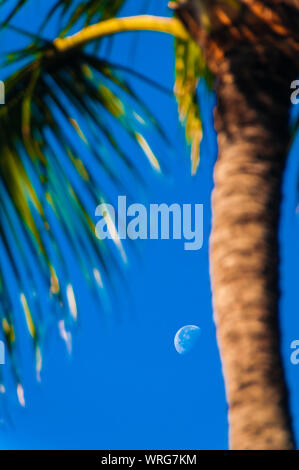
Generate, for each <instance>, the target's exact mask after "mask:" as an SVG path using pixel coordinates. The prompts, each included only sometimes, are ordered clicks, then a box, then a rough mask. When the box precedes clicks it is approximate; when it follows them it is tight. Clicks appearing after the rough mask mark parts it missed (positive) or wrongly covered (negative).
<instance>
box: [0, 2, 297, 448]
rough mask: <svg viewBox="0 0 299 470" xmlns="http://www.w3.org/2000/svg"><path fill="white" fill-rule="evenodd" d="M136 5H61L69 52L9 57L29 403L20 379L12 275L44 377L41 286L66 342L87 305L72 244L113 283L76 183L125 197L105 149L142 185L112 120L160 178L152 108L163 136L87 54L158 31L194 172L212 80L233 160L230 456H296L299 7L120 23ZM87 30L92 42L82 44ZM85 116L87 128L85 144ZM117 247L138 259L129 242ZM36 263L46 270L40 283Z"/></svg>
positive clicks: (8, 123) (6, 190) (14, 212)
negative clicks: (285, 345) (290, 217)
mask: <svg viewBox="0 0 299 470" xmlns="http://www.w3.org/2000/svg"><path fill="white" fill-rule="evenodd" d="M28 1H30V0H28ZM6 3H7V2H6V1H5V0H4V1H3V2H2V4H4V5H5V4H6ZM26 3H27V2H26V0H18V1H16V2H15V7H14V8H13V9H12V10H11V11H10V12H9V14H8V15H7V17H6V19H5V21H4V22H3V25H2V26H3V28H4V27H12V25H11V21H12V20H13V18H14V16H15V15H16V14H17V13H18V11H19V10H20V9H21V8H22V7H23V6H24V4H26ZM122 3H123V0H109V1H108V0H107V1H106V0H89V1H85V2H71V1H69V0H57V1H56V2H54V6H53V8H52V9H51V10H50V11H49V14H48V16H47V18H45V20H44V22H43V24H42V27H44V26H45V25H46V23H47V22H48V21H49V20H50V18H51V17H52V15H54V14H56V13H57V12H58V11H60V12H61V13H62V19H63V22H62V23H63V25H62V28H61V31H60V32H59V35H58V37H57V39H55V40H54V41H51V42H49V41H46V40H44V39H42V27H41V30H40V32H39V33H38V34H36V35H32V44H31V45H30V46H29V47H27V48H25V49H23V50H20V51H16V52H14V53H13V54H11V55H9V56H8V57H7V64H8V65H11V64H12V65H13V67H14V70H13V72H12V73H11V75H10V76H9V78H8V79H7V80H6V106H5V107H2V108H1V109H0V121H1V122H0V132H1V140H0V142H1V144H0V145H1V160H0V165H1V167H0V174H1V178H0V197H1V206H2V208H3V216H2V217H1V229H0V230H1V236H0V249H1V257H2V256H3V257H4V261H3V262H2V263H1V264H0V279H1V284H0V295H1V306H2V313H1V315H2V328H3V332H4V335H5V338H6V341H7V345H8V348H9V351H10V352H11V360H12V365H13V371H14V373H15V377H16V381H17V383H18V394H19V398H20V401H21V402H23V400H24V399H23V390H22V386H21V378H20V372H19V369H18V365H17V354H16V343H17V338H16V333H15V322H16V321H15V316H14V309H15V300H14V299H13V298H12V295H11V294H10V293H9V289H8V278H9V277H8V275H7V270H9V272H10V276H11V275H13V276H14V279H15V281H16V282H17V284H18V286H19V289H20V292H21V295H20V301H21V304H22V307H23V310H24V313H25V317H26V321H27V326H28V331H29V333H30V335H31V336H32V339H33V344H34V347H35V352H36V367H37V372H38V373H39V371H40V369H41V351H40V341H41V334H42V333H41V330H42V329H41V324H42V319H41V318H40V317H39V314H38V312H39V311H41V312H44V307H43V305H41V302H40V299H39V296H36V295H34V292H36V291H38V289H39V288H40V283H39V280H38V279H37V276H38V277H39V278H40V279H41V280H42V281H41V282H42V284H43V286H46V287H47V288H48V290H50V299H51V302H52V301H53V302H55V303H58V304H60V305H62V306H65V308H62V309H61V312H62V313H61V321H62V322H63V323H62V328H63V333H64V336H65V337H67V334H66V331H65V327H66V325H67V324H71V323H72V322H73V321H75V320H76V317H77V305H76V292H75V289H74V288H73V285H72V276H71V272H70V271H69V270H68V269H67V267H66V266H65V265H64V263H63V253H61V248H60V246H59V242H58V230H60V231H62V233H64V234H66V235H67V236H68V238H69V239H70V244H71V247H72V250H73V252H74V253H76V256H77V258H78V260H79V263H80V266H81V268H82V270H83V272H84V274H85V275H86V278H87V279H88V281H89V282H90V284H91V286H93V285H94V283H96V284H98V285H99V286H100V287H102V277H103V273H105V272H106V273H109V270H108V267H109V266H110V264H111V260H112V255H111V254H110V252H109V250H107V248H105V246H101V249H100V250H98V248H97V246H96V245H95V241H94V236H93V230H94V226H93V223H92V218H91V215H90V213H89V211H88V203H87V199H86V197H85V196H84V194H83V192H82V187H81V186H80V185H79V184H78V179H81V180H82V181H83V182H85V190H86V192H87V194H88V197H89V198H90V200H91V201H98V197H101V199H102V200H105V199H107V198H109V194H105V190H104V186H105V178H109V179H110V180H111V181H113V183H114V184H115V185H116V186H118V187H120V186H121V181H119V179H118V178H117V175H116V174H115V172H114V171H113V165H112V164H111V162H107V160H106V159H105V158H104V156H103V154H102V153H100V152H99V151H98V150H97V148H98V146H97V145H95V143H97V142H99V141H100V142H101V144H102V142H104V143H105V145H106V146H108V148H113V149H114V151H115V155H118V158H120V159H122V161H123V162H124V165H125V167H126V168H127V169H128V171H134V170H132V168H134V162H132V161H131V160H130V158H129V157H128V155H126V153H125V152H124V151H123V150H122V148H121V146H120V145H119V142H118V140H117V136H115V135H114V133H113V130H112V128H111V127H109V125H108V124H107V120H106V116H110V118H111V117H113V118H114V119H115V120H116V121H117V122H118V123H119V125H120V126H122V127H123V129H125V131H126V132H127V133H128V134H129V136H130V137H131V138H133V139H134V140H135V142H136V144H137V145H139V146H141V147H142V149H143V151H144V153H145V154H146V156H147V158H148V160H149V161H150V163H151V165H152V166H153V167H154V169H155V170H157V171H159V170H160V164H159V162H158V159H157V157H156V156H155V155H154V153H153V151H152V150H151V148H150V147H149V144H148V142H147V140H146V137H145V135H144V129H142V130H140V129H139V125H140V119H136V111H134V109H135V108H134V107H137V108H138V109H142V112H143V114H144V117H145V119H146V121H147V122H148V123H149V125H150V126H151V127H152V128H154V129H156V131H157V132H159V131H160V130H159V126H158V124H157V123H156V121H155V120H154V118H153V117H152V116H151V115H150V114H149V112H148V111H147V110H146V109H145V108H144V106H143V104H142V103H141V102H140V100H139V99H138V98H137V97H136V96H135V94H134V92H133V91H132V90H130V88H129V87H128V86H127V84H126V83H125V82H124V81H123V80H121V79H120V78H119V76H118V74H117V70H116V68H115V67H113V64H110V63H109V62H107V61H103V60H100V59H99V58H98V56H97V53H96V51H97V49H96V47H95V48H94V49H93V51H92V52H90V50H89V51H88V52H87V50H86V48H85V46H90V45H93V44H95V45H97V44H98V42H99V41H100V40H101V38H103V37H107V36H109V35H111V34H115V33H120V32H123V31H128V30H131V31H134V30H135V31H137V30H152V31H158V32H163V33H167V34H172V35H174V36H175V38H176V39H175V52H176V84H175V93H176V96H177V100H178V105H179V112H180V118H181V120H182V122H184V124H185V126H186V136H187V139H188V141H190V142H192V171H193V172H195V171H196V168H197V166H198V162H199V142H200V139H201V133H202V129H201V119H200V116H201V114H200V109H199V107H198V105H197V102H196V87H197V84H198V81H199V79H200V78H204V79H205V80H206V82H207V83H208V84H209V86H210V87H212V86H213V87H214V88H215V90H216V94H217V109H216V112H215V126H216V130H217V132H218V144H219V156H218V161H217V163H216V167H215V189H214V193H213V230H212V236H211V250H210V252H211V278H212V288H213V299H214V311H215V321H216V325H217V335H218V340H219V347H220V352H221V358H222V362H223V369H224V376H225V383H226V391H227V399H228V403H229V422H230V445H231V448H232V449H240V448H243V449H259V448H261V449H291V448H293V446H294V442H293V435H292V430H291V424H290V416H289V411H288V403H287V390H286V385H285V380H284V374H283V368H282V363H281V358H280V352H279V328H278V298H279V287H278V263H279V253H278V242H277V229H278V221H279V206H280V193H281V180H282V173H283V169H284V163H285V159H286V155H287V151H288V146H289V144H290V139H291V135H290V130H289V126H288V112H289V103H290V84H291V82H292V81H293V80H294V79H295V78H297V75H298V71H299V63H298V59H297V57H296V52H297V50H298V48H299V33H298V31H299V29H298V26H299V2H298V1H297V0H190V1H188V0H181V1H177V2H171V3H170V6H171V7H172V8H173V9H174V10H175V16H174V17H173V18H157V17H153V16H146V15H141V16H134V17H131V18H118V17H115V15H116V13H117V12H118V11H119V8H120V7H121V6H122ZM82 22H83V24H84V27H83V29H81V30H79V32H77V33H76V34H73V35H69V32H70V30H71V29H74V28H76V30H77V31H78V29H79V28H80V26H79V25H80V24H81V25H82ZM211 72H212V74H213V76H214V79H212V78H211ZM99 107H100V110H101V112H98V111H99ZM73 113H75V114H76V115H81V116H84V119H85V121H86V123H87V124H86V123H85V126H84V129H83V128H82V126H81V125H80V124H79V123H78V119H77V118H76V117H74V116H73ZM61 122H63V124H64V125H63V126H61V125H60V123H61ZM67 126H68V127H67ZM71 128H72V129H73V132H76V133H77V135H78V138H80V139H81V140H82V142H83V143H85V145H86V146H87V147H88V150H89V152H90V154H91V155H92V158H93V159H94V160H95V162H97V165H98V166H99V167H101V168H102V169H104V174H105V178H104V180H102V182H101V183H102V186H103V187H101V186H100V185H99V184H98V183H97V182H96V181H95V180H94V179H93V178H92V175H91V172H90V169H89V168H88V162H83V161H82V160H81V159H80V158H79V157H78V151H77V148H76V145H75V144H74V142H73V138H71V137H70V133H71ZM66 211H71V213H72V227H68V226H66V225H65V224H64V220H65V219H64V215H65V213H66ZM57 223H58V224H57ZM57 225H58V226H59V228H58V227H57ZM78 226H80V227H81V230H80V233H79V235H78V237H74V232H73V231H72V228H73V227H78ZM116 244H117V246H118V248H119V250H120V252H121V254H122V255H123V258H125V254H124V251H123V247H122V245H121V242H120V240H117V241H116ZM32 259H35V260H38V263H39V269H38V271H36V269H33V267H32ZM99 266H100V267H101V268H102V272H101V270H100V269H99V268H98V267H99ZM1 387H2V390H4V386H1Z"/></svg>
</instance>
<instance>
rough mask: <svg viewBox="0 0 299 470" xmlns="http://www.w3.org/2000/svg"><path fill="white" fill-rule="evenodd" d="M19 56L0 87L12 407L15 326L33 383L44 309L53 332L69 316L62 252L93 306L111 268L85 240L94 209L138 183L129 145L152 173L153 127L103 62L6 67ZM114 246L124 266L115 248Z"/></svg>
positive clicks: (77, 58)
mask: <svg viewBox="0 0 299 470" xmlns="http://www.w3.org/2000/svg"><path fill="white" fill-rule="evenodd" d="M24 55H25V56H26V58H27V60H28V62H29V63H28V64H27V65H26V66H25V67H23V68H21V69H20V70H18V71H16V72H15V73H14V74H13V75H12V76H11V77H9V78H8V79H7V80H6V83H5V85H6V105H5V106H3V107H1V108H0V204H1V208H2V216H1V227H0V252H1V255H0V258H1V259H0V329H2V336H3V337H4V339H5V341H6V344H7V348H8V351H9V352H10V360H11V364H12V368H13V372H14V375H15V379H16V381H17V383H18V384H19V386H18V387H19V388H18V391H19V398H20V400H21V402H23V395H22V385H21V383H22V380H21V373H20V366H19V364H18V353H17V351H18V334H17V331H16V328H15V325H16V324H17V318H18V315H23V317H24V318H25V323H26V325H27V330H28V334H29V336H30V337H31V339H32V343H33V345H34V349H35V357H36V371H37V375H38V376H39V374H40V370H41V366H42V339H43V335H44V331H45V325H46V324H47V322H48V318H47V317H48V315H49V313H48V312H49V305H50V306H51V305H52V307H51V309H52V311H53V312H55V315H56V320H57V321H58V322H59V324H60V325H61V323H60V322H61V321H63V322H64V325H66V326H70V325H71V324H73V323H74V322H75V321H76V320H77V316H78V305H77V301H78V299H77V288H76V285H75V281H74V275H73V267H72V266H71V265H70V263H67V262H66V259H65V253H64V249H65V248H64V249H62V246H64V247H65V246H66V245H67V246H68V251H69V253H70V257H71V258H72V259H73V260H74V262H76V263H77V264H78V266H79V268H80V272H81V273H82V274H83V276H84V277H85V279H87V281H88V283H89V284H90V286H91V289H92V291H93V292H94V295H96V296H97V298H98V299H99V301H101V296H102V291H103V286H104V285H106V286H107V284H109V282H108V281H109V279H110V269H111V266H115V267H116V266H117V264H118V262H117V253H116V251H115V250H114V249H113V247H112V246H111V245H110V244H105V243H104V242H100V241H99V240H97V239H96V237H95V220H94V211H95V208H96V207H97V205H98V204H99V203H101V202H104V201H107V200H110V199H111V197H112V195H113V194H114V193H116V189H115V188H117V191H118V192H119V191H121V190H122V189H123V192H124V194H126V193H127V191H125V188H124V175H126V174H127V175H128V178H132V177H133V178H137V179H139V180H142V179H143V175H142V171H143V166H142V165H138V164H136V162H135V161H133V160H132V159H131V156H130V155H129V154H128V153H127V152H126V151H125V148H126V145H127V144H128V142H129V141H130V142H132V144H133V143H135V144H136V145H137V146H138V147H140V148H141V150H140V155H141V152H142V151H143V152H144V154H145V155H146V157H147V159H148V161H149V163H150V164H151V165H152V167H153V168H154V169H155V170H158V171H159V170H160V164H159V163H158V160H157V158H156V156H155V155H154V152H153V151H152V149H151V148H150V146H149V144H148V142H147V137H146V132H147V129H149V130H150V132H152V131H155V132H160V130H159V126H158V124H157V122H156V121H155V119H154V118H153V116H151V114H150V113H149V112H148V111H147V109H146V108H145V106H144V105H143V103H142V101H141V100H140V99H139V98H138V97H137V96H136V95H135V94H134V92H133V91H132V90H131V89H130V87H129V86H128V85H127V83H126V82H125V81H124V80H123V79H122V78H121V77H120V76H119V75H118V74H117V73H116V72H115V71H114V70H113V68H112V67H111V66H110V65H109V64H108V63H107V62H106V61H103V60H101V59H99V58H97V57H96V56H94V55H90V54H88V53H86V52H85V51H84V50H79V51H78V50H76V51H74V52H72V53H67V54H63V56H59V57H58V56H57V55H56V52H55V51H54V50H53V49H52V48H50V49H49V48H45V47H42V48H39V47H38V46H36V45H32V46H30V47H29V48H27V49H26V50H25V51H19V52H16V53H15V55H12V56H11V57H10V60H13V59H14V58H15V60H20V59H21V58H23V57H24ZM30 59H31V60H30ZM145 123H147V124H145ZM119 136H121V137H119ZM123 139H125V142H124V143H123V142H122V140H123ZM130 145H131V144H130ZM134 153H135V152H134ZM120 171H121V174H122V177H120V176H119V174H120ZM115 244H116V247H117V249H118V251H119V253H120V254H121V256H122V258H123V260H125V259H126V255H125V251H124V247H123V246H122V245H121V243H120V241H118V242H115ZM105 281H106V282H105ZM16 292H18V294H16ZM37 292H38V293H39V295H37ZM41 292H44V293H45V295H47V297H48V298H49V301H47V302H45V301H44V299H43V297H42V295H41ZM57 305H58V306H59V309H57ZM64 336H65V337H67V333H65V335H64ZM0 382H1V377H0ZM0 386H1V387H2V384H0Z"/></svg>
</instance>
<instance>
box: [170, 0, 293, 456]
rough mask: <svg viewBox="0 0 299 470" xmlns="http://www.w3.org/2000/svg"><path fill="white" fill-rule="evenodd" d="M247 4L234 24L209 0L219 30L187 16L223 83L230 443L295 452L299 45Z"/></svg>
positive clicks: (215, 282)
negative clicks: (290, 225)
mask: <svg viewBox="0 0 299 470" xmlns="http://www.w3.org/2000/svg"><path fill="white" fill-rule="evenodd" d="M242 2H243V4H244V5H243V9H242V10H240V16H239V17H238V16H237V13H236V12H234V13H233V15H234V16H233V17H232V18H231V21H230V12H229V11H227V12H226V14H225V15H222V13H221V8H222V7H221V6H220V7H219V5H218V6H217V4H218V2H217V0H216V1H213V2H212V1H211V2H205V1H204V0H202V2H201V8H202V5H203V4H205V6H206V7H207V9H208V8H211V9H213V8H214V10H210V11H208V13H209V14H210V17H211V18H212V19H213V17H214V18H216V17H217V19H218V20H219V21H218V23H217V30H213V29H212V30H208V31H207V30H205V29H204V28H203V26H202V24H201V23H200V15H201V10H199V8H198V5H199V0H193V1H191V2H187V3H184V4H183V6H182V9H181V11H179V15H180V16H181V19H182V21H183V22H184V23H185V25H186V27H187V29H188V30H189V31H190V32H191V33H192V35H193V36H194V37H195V39H197V41H198V42H199V44H200V45H201V47H202V48H203V49H204V52H205V55H206V59H207V61H208V65H209V66H210V68H211V69H212V71H213V72H214V74H215V76H216V82H217V89H216V92H217V100H218V101H217V109H216V112H215V126H216V130H217V133H218V146H219V156H218V160H217V163H216V166H215V173H214V179H215V188H214V192H213V197H212V211H213V227H212V234H211V242H210V258H211V279H212V291H213V303H214V316H215V322H216V326H217V337H218V342H219V347H220V354H221V359H222V364H223V372H224V377H225V385H226V394H227V400H228V403H229V424H230V446H231V448H232V449H292V448H293V446H294V441H293V435H292V430H291V424H290V416H289V410H288V400H287V388H286V383H285V378H284V373H283V367H282V361H281V356H280V340H279V320H278V300H279V278H278V266H279V247H278V223H279V208H280V201H281V183H282V174H283V170H284V165H285V159H286V155H287V150H288V145H289V142H290V134H289V128H288V124H289V106H290V83H291V81H292V80H294V79H295V78H296V77H297V74H298V75H299V70H298V66H297V67H296V66H295V60H294V55H293V56H292V46H293V43H291V45H289V44H288V43H287V41H289V40H291V41H292V39H291V38H292V31H286V28H285V25H283V27H281V25H279V26H277V21H278V20H277V18H280V16H279V15H278V16H275V15H274V14H273V15H272V13H271V14H270V13H269V10H267V12H266V13H265V19H263V18H262V15H263V13H264V10H262V9H261V8H260V5H261V4H263V2H262V1H259V2H257V1H255V0H252V1H251V0H242ZM257 3H259V5H258V7H257V8H255V7H256V5H257ZM264 3H266V2H264ZM272 3H273V5H274V4H275V5H278V4H279V2H277V1H276V0H273V2H272ZM270 4H271V2H267V6H269V5H270ZM273 5H272V6H273ZM280 6H281V4H280ZM280 6H279V8H280ZM251 8H252V9H251ZM254 8H255V9H254ZM288 8H289V7H288ZM253 10H254V11H253ZM284 13H285V16H283V19H284V21H286V23H287V24H289V23H292V22H293V23H292V24H294V25H295V24H297V26H298V21H296V19H297V20H298V11H297V12H296V14H297V17H296V15H290V11H289V10H285V11H284ZM256 15H260V16H259V17H258V16H256ZM271 15H272V16H271ZM295 18H296V19H295ZM222 19H224V21H225V24H223V25H222V26H221V24H220V23H221V21H222ZM272 19H273V22H274V21H275V22H276V24H275V25H274V26H273V31H272V30H271V28H272V24H271V21H272ZM211 24H213V23H211ZM283 28H284V29H283ZM280 33H281V34H283V35H284V36H285V37H284V38H283V39H282V38H281V37H279V34H280ZM296 34H297V33H296ZM286 38H287V39H286ZM297 65H298V64H297Z"/></svg>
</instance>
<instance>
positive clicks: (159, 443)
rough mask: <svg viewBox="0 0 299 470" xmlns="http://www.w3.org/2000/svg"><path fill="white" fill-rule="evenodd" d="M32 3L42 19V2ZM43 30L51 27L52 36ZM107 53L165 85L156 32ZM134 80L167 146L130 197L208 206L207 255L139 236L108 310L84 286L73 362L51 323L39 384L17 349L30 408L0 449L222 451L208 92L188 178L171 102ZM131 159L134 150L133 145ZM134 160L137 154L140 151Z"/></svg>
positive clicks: (288, 196) (291, 186)
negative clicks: (186, 331)
mask: <svg viewBox="0 0 299 470" xmlns="http://www.w3.org/2000/svg"><path fill="white" fill-rule="evenodd" d="M29 3H30V2H29ZM32 3H34V2H32ZM161 3H162V4H163V2H161V1H160V0H152V1H151V2H149V11H150V12H151V13H153V14H157V15H165V14H169V12H168V11H167V9H166V7H163V5H162V6H161ZM135 4H136V2H134V1H133V0H132V1H129V2H128V5H127V7H126V10H125V11H124V14H126V15H129V14H137V13H139V12H140V10H139V11H137V10H136V5H135ZM165 4H166V2H165ZM39 8H40V10H41V14H42V12H43V10H44V8H45V7H44V6H43V7H42V6H39ZM33 13H34V9H33V7H29V8H27V9H26V10H24V12H23V13H22V15H20V17H19V20H18V19H17V20H16V24H22V25H23V27H25V25H26V29H27V30H31V29H32V28H33V29H34V28H35V27H36V21H35V20H33V17H34V15H33ZM18 21H19V23H18ZM54 26H55V25H53V27H54ZM51 33H52V31H51V30H49V31H48V34H49V35H51ZM49 37H50V36H49ZM3 38H4V42H3V43H2V44H1V45H0V47H2V48H3V47H4V48H7V47H8V45H9V46H10V48H11V49H15V48H17V47H15V46H19V44H20V43H19V42H18V43H17V41H21V39H19V38H18V39H16V38H15V36H14V38H15V39H14V41H16V44H14V45H13V47H12V42H11V41H12V39H11V38H12V36H11V33H5V36H3ZM104 53H105V51H103V54H104ZM109 53H110V57H112V59H113V62H117V63H118V64H123V65H128V64H130V67H132V68H134V69H136V70H138V71H140V72H142V74H143V75H146V76H148V77H151V78H152V79H153V80H155V81H156V82H159V83H161V84H163V85H164V86H165V87H167V88H168V89H171V88H172V86H173V79H174V72H173V71H174V57H173V40H172V38H170V37H167V36H163V35H159V34H155V33H132V34H131V33H130V34H125V35H121V36H119V37H116V38H115V39H114V40H113V43H112V49H111V50H110V52H109ZM0 78H1V77H0ZM130 83H131V85H132V86H134V90H136V92H137V93H138V94H139V95H140V96H142V98H143V100H144V101H145V103H147V105H148V106H149V107H150V109H151V111H152V112H153V113H154V114H155V116H157V118H158V119H159V122H161V123H162V125H163V128H164V130H165V131H166V133H167V135H168V136H169V138H170V141H171V146H169V148H167V147H166V146H165V145H164V146H162V145H161V144H160V141H159V139H158V138H156V137H154V136H153V145H154V146H156V148H157V147H158V150H159V152H160V153H162V156H163V161H165V167H166V172H165V173H166V174H165V175H157V174H155V173H154V172H153V171H151V170H150V169H148V170H147V182H148V185H147V187H146V188H140V187H136V192H135V190H134V191H133V195H134V198H135V202H143V203H144V204H145V205H147V204H149V203H162V202H165V203H167V204H170V203H173V202H177V203H179V204H183V203H192V204H195V203H200V204H204V245H203V248H202V249H201V250H200V251H198V252H192V251H189V252H188V251H185V250H184V247H183V241H180V240H157V241H150V240H148V241H139V242H138V243H136V247H135V252H133V253H132V254H131V256H130V263H129V266H128V267H127V268H126V269H125V277H126V281H127V283H126V284H125V283H120V282H119V284H118V286H117V289H116V290H115V292H114V295H113V299H112V302H111V305H112V307H111V309H110V310H108V311H103V309H102V308H101V307H100V306H99V305H98V304H95V303H94V302H93V301H92V298H91V296H90V295H89V293H88V289H87V287H86V286H85V285H84V283H83V282H81V283H80V292H79V297H80V309H79V324H78V326H77V327H76V329H75V331H74V351H73V354H72V357H68V355H67V353H66V350H65V346H64V344H63V342H62V341H61V340H59V336H58V332H57V328H56V329H54V327H53V328H52V329H51V330H50V332H49V334H48V338H47V343H46V345H45V353H46V356H45V362H44V369H43V372H42V383H41V384H37V383H36V382H35V380H34V378H33V373H32V371H31V369H32V367H31V363H30V353H28V354H27V352H26V350H25V352H24V356H23V358H22V359H23V366H24V368H25V370H26V371H27V374H26V379H25V387H26V388H25V393H26V401H27V406H26V408H25V409H20V408H19V407H18V405H17V403H16V400H15V399H14V397H11V398H10V399H9V403H8V406H9V410H10V414H11V418H12V423H13V425H11V426H7V425H4V426H2V428H1V427H0V448H10V449H14V448H25V449H32V448H42V449H60V448H68V449H76V448H77V449H89V448H96V449H225V448H227V446H228V443H227V441H228V432H227V405H226V401H225V392H224V384H223V379H222V373H221V365H220V359H219V354H218V350H217V344H216V333H215V328H214V324H213V316H212V307H211V289H210V282H209V264H208V238H209V231H210V219H211V213H210V196H211V191H212V186H213V180H212V172H213V165H214V162H215V158H216V154H217V146H216V136H215V133H214V130H213V126H212V108H213V106H214V104H215V97H214V96H213V95H211V94H208V93H207V92H206V91H205V90H204V89H201V91H200V93H199V99H200V100H201V103H202V108H203V113H204V116H203V119H204V128H205V139H204V142H203V144H202V148H201V163H200V167H199V171H198V173H197V175H196V176H195V177H191V175H190V162H189V151H188V149H186V145H185V141H184V131H183V130H182V128H181V127H180V125H179V124H178V119H177V109H176V103H175V100H174V99H173V98H172V97H170V96H169V95H167V94H164V93H161V92H160V91H158V90H157V89H155V88H153V87H151V86H149V85H147V84H145V83H144V82H142V81H140V80H137V79H132V78H130ZM155 139H156V140H155ZM160 145H161V147H160ZM298 149H299V142H298V139H297V140H296V142H295V143H294V146H293V149H292V151H291V155H290V158H289V161H288V168H287V171H286V177H285V184H284V195H285V198H284V204H283V214H282V224H281V235H280V238H281V246H282V264H281V286H282V299H281V325H282V354H283V357H284V361H285V367H286V374H287V378H288V381H289V384H290V390H291V404H292V414H293V417H294V424H295V428H296V432H297V436H298V437H299V400H298V394H297V389H296V387H297V386H298V384H299V382H298V378H299V365H298V366H294V365H291V363H290V343H291V342H292V341H293V340H294V339H299V308H298V307H299V306H298V295H297V292H298V261H299V243H298V241H299V227H298V217H297V216H296V211H295V209H296V204H297V193H296V184H297V177H298V169H299V168H298V166H299V165H298ZM130 151H131V150H130ZM132 152H136V150H135V149H134V148H132ZM134 157H135V158H140V155H139V154H138V153H137V152H136V155H134ZM130 190H131V192H132V188H130ZM66 244H67V242H66ZM66 250H67V246H66ZM137 254H138V256H137ZM186 324H195V325H198V326H200V327H201V329H202V334H201V337H200V341H199V344H198V346H197V348H196V349H195V350H194V351H193V352H191V353H190V354H189V355H185V356H180V355H178V354H177V352H176V351H175V349H174V346H173V339H174V335H175V333H176V331H177V330H178V329H179V328H180V327H181V326H183V325H186ZM1 367H3V366H1ZM4 367H6V366H4Z"/></svg>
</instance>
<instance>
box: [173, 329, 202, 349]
mask: <svg viewBox="0 0 299 470" xmlns="http://www.w3.org/2000/svg"><path fill="white" fill-rule="evenodd" d="M200 333H201V329H200V328H199V327H198V326H195V325H186V326H183V327H182V328H180V329H179V331H178V332H177V334H176V335H175V338H174V347H175V349H176V350H177V352H178V353H179V354H186V353H188V352H190V351H191V350H192V349H193V348H194V347H195V346H196V344H197V341H198V338H199V336H200Z"/></svg>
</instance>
